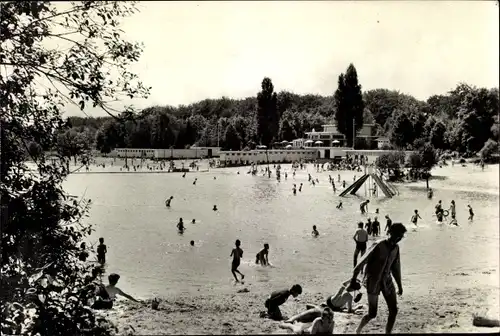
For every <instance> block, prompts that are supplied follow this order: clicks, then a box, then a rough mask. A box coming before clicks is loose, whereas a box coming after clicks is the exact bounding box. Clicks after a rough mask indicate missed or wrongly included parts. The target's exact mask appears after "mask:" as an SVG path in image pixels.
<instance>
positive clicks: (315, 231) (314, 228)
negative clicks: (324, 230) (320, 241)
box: [311, 225, 319, 237]
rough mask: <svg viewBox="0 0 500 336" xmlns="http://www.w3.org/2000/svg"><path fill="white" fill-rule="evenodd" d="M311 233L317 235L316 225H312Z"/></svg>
mask: <svg viewBox="0 0 500 336" xmlns="http://www.w3.org/2000/svg"><path fill="white" fill-rule="evenodd" d="M311 234H312V236H313V237H317V236H319V232H318V230H317V229H316V225H313V230H312V232H311Z"/></svg>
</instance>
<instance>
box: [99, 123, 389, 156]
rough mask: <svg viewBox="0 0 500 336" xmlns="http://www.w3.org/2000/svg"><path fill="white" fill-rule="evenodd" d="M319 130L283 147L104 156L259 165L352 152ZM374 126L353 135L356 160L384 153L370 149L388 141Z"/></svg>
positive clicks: (333, 130)
mask: <svg viewBox="0 0 500 336" xmlns="http://www.w3.org/2000/svg"><path fill="white" fill-rule="evenodd" d="M322 127H323V130H322V131H320V132H317V131H316V130H314V129H313V130H312V131H311V132H306V138H305V139H294V140H292V141H291V142H289V143H288V144H289V145H288V146H286V148H281V149H269V150H252V151H221V150H220V147H192V148H189V149H150V148H117V149H115V150H113V151H112V152H111V153H110V154H108V156H112V157H119V158H148V159H171V158H174V159H198V158H207V157H208V158H210V157H220V160H221V162H224V161H226V162H227V163H232V164H236V163H243V164H244V163H251V162H254V163H260V162H268V160H269V162H293V161H298V160H315V159H327V160H328V159H333V160H335V159H341V158H344V157H345V156H346V155H347V153H349V152H350V151H353V149H352V148H350V147H345V146H346V138H345V136H344V135H343V134H341V133H340V132H339V131H338V129H337V126H336V124H327V125H322ZM375 131H376V130H375V125H374V124H365V125H363V127H362V128H361V129H360V130H359V131H358V132H357V133H356V140H357V141H359V140H362V141H363V143H364V146H363V147H364V148H368V149H363V150H357V151H354V152H353V155H354V157H355V158H356V157H357V156H358V155H363V154H361V153H362V152H366V151H368V152H366V153H369V154H370V155H368V157H373V156H375V157H377V156H379V155H382V153H386V152H387V151H383V152H380V151H377V152H373V151H370V150H375V149H382V148H384V147H385V146H386V145H388V144H389V139H388V138H384V137H378V136H375V135H374V134H375Z"/></svg>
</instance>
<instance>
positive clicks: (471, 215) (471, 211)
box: [467, 204, 474, 222]
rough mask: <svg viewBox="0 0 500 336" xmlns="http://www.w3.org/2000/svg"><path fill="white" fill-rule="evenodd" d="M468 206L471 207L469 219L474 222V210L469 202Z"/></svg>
mask: <svg viewBox="0 0 500 336" xmlns="http://www.w3.org/2000/svg"><path fill="white" fill-rule="evenodd" d="M467 208H469V221H471V222H472V221H473V220H474V211H473V210H472V207H471V206H470V204H467Z"/></svg>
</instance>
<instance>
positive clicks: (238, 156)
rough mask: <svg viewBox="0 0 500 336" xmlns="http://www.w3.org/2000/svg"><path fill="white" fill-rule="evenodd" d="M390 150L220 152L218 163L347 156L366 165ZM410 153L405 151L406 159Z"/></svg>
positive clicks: (330, 158) (327, 159) (333, 158)
mask: <svg viewBox="0 0 500 336" xmlns="http://www.w3.org/2000/svg"><path fill="white" fill-rule="evenodd" d="M391 152H393V151H392V150H382V149H352V148H345V147H344V148H331V147H330V148H324V147H323V148H322V147H317V148H307V149H299V150H297V149H290V150H280V149H269V150H260V149H257V150H251V151H221V152H220V157H219V161H220V162H221V163H225V164H226V165H237V164H245V165H248V164H252V163H256V164H263V163H267V162H269V163H290V162H294V161H299V160H304V161H308V160H326V161H330V160H341V159H345V158H347V157H348V156H349V157H351V158H354V159H358V158H364V160H365V162H366V163H368V164H371V163H375V160H377V158H378V157H379V156H381V155H384V154H389V153H391ZM411 153H412V151H405V155H406V158H408V156H409V155H410V154H411Z"/></svg>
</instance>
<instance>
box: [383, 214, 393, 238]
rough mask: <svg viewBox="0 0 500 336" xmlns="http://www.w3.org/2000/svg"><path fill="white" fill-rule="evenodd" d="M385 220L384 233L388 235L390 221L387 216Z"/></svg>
mask: <svg viewBox="0 0 500 336" xmlns="http://www.w3.org/2000/svg"><path fill="white" fill-rule="evenodd" d="M385 219H386V220H387V222H386V224H385V229H384V231H385V233H386V234H389V231H390V230H391V225H392V219H391V218H390V217H389V215H385Z"/></svg>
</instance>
